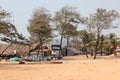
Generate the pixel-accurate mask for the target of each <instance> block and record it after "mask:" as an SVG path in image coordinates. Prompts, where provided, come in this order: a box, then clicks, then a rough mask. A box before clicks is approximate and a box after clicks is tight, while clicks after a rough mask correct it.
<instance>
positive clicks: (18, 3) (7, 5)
mask: <svg viewBox="0 0 120 80" xmlns="http://www.w3.org/2000/svg"><path fill="white" fill-rule="evenodd" d="M65 5H70V6H73V7H76V8H77V11H78V12H80V14H81V15H82V16H88V15H89V14H90V13H94V12H95V10H96V9H97V8H106V9H108V10H112V9H115V10H116V11H118V12H119V13H120V0H0V6H1V7H2V8H3V9H5V10H7V11H9V12H12V15H13V19H14V24H15V26H16V28H17V30H18V31H19V32H20V33H22V34H23V35H24V36H26V37H28V36H29V33H28V32H27V30H26V28H27V25H28V20H29V19H30V18H31V15H32V12H33V10H34V9H35V8H39V7H45V8H47V9H48V10H50V11H51V13H52V14H53V13H54V12H55V11H57V10H59V9H61V8H62V7H64V6H65ZM81 29H82V27H81ZM111 31H114V32H117V33H119V32H120V30H119V29H116V30H115V29H114V30H111ZM117 35H118V34H117Z"/></svg>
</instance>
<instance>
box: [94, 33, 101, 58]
mask: <svg viewBox="0 0 120 80" xmlns="http://www.w3.org/2000/svg"><path fill="white" fill-rule="evenodd" d="M99 36H100V35H99V34H98V35H97V40H96V46H95V54H94V59H96V55H97V51H98V45H99Z"/></svg>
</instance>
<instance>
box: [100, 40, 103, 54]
mask: <svg viewBox="0 0 120 80" xmlns="http://www.w3.org/2000/svg"><path fill="white" fill-rule="evenodd" d="M102 49H103V42H102V43H101V49H100V55H101V56H102V55H103V51H102Z"/></svg>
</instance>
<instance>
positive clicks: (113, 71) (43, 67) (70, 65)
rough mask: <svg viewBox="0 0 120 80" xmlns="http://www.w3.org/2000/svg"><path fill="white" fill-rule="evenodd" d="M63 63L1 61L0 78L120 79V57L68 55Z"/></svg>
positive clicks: (23, 79)
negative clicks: (96, 57)
mask: <svg viewBox="0 0 120 80" xmlns="http://www.w3.org/2000/svg"><path fill="white" fill-rule="evenodd" d="M60 62H63V64H49V63H45V64H44V63H35V64H34V63H26V64H18V63H17V62H16V63H14V62H13V63H11V62H5V63H3V62H0V80H120V58H114V59H110V58H106V59H103V58H101V59H100V58H98V59H96V60H93V59H92V58H88V59H86V58H85V57H82V58H81V56H79V57H73V58H72V59H71V57H66V58H64V60H61V61H60Z"/></svg>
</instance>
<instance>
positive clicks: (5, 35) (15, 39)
mask: <svg viewBox="0 0 120 80" xmlns="http://www.w3.org/2000/svg"><path fill="white" fill-rule="evenodd" d="M0 40H1V41H4V42H7V43H10V45H9V46H8V47H7V48H6V49H4V50H3V51H2V53H4V52H5V51H6V50H7V49H8V48H9V47H10V46H11V45H12V44H28V42H27V39H25V37H23V35H22V34H19V33H18V32H17V29H16V27H15V26H14V25H13V24H12V22H11V14H10V13H9V12H7V11H5V10H4V9H2V8H1V7H0Z"/></svg>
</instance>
